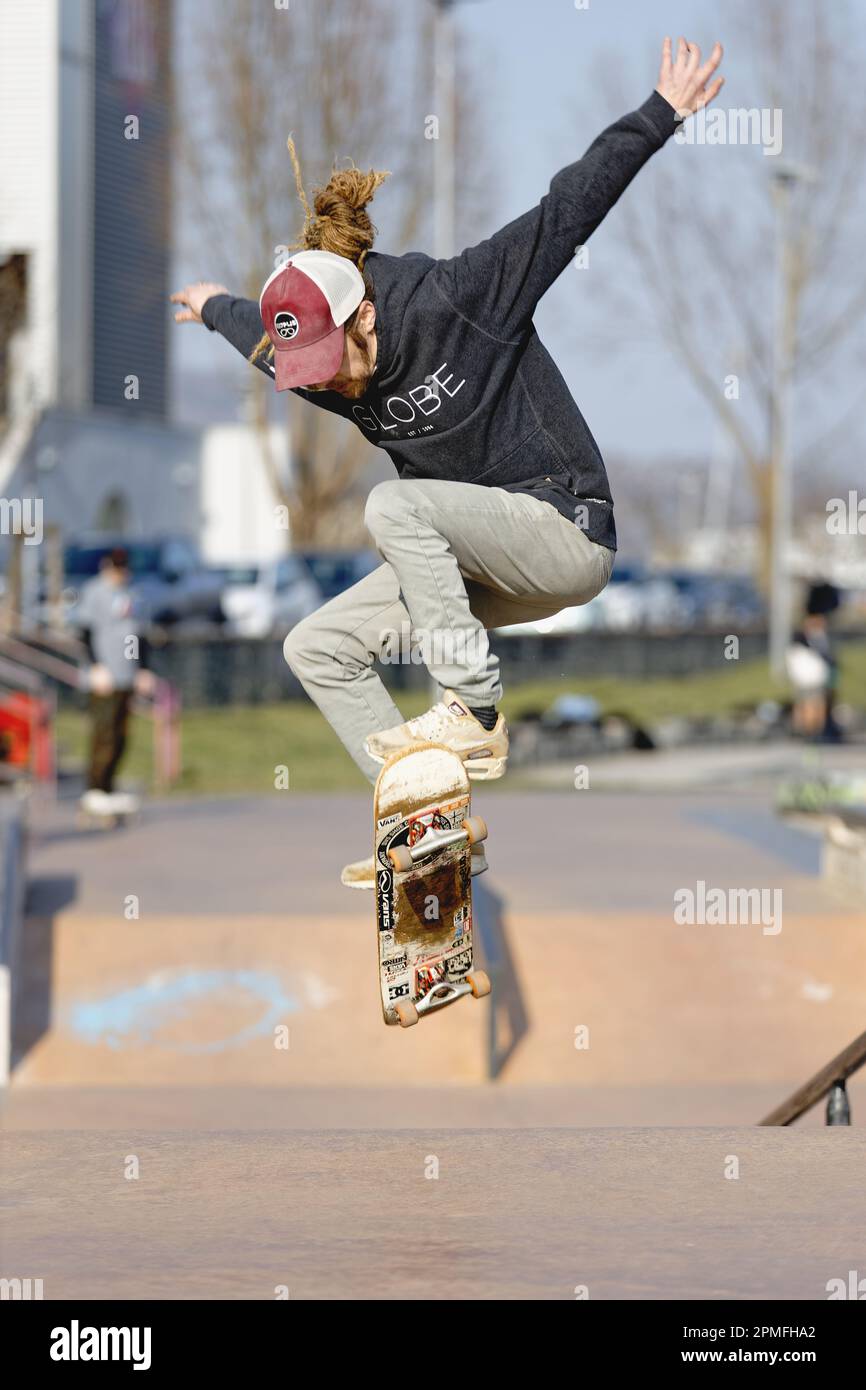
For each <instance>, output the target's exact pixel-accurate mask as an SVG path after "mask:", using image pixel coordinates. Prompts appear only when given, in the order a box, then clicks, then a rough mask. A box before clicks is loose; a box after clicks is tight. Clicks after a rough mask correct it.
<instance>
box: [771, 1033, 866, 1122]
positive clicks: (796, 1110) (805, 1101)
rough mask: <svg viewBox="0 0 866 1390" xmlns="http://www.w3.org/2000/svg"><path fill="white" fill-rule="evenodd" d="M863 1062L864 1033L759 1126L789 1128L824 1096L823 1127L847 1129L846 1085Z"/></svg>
mask: <svg viewBox="0 0 866 1390" xmlns="http://www.w3.org/2000/svg"><path fill="white" fill-rule="evenodd" d="M864 1062H866V1033H861V1034H860V1036H859V1038H855V1039H854V1041H853V1042H852V1043H849V1044H848V1046H847V1047H846V1048H844V1049H843V1051H842V1052H840V1053H839V1055H838V1056H837V1057H834V1058H833V1060H832V1062H828V1063H827V1065H826V1067H822V1068H821V1070H820V1071H818V1072H816V1073H815V1075H814V1076H813V1077H811V1078H810V1079H809V1080H808V1081H807V1082H806V1083H805V1085H803V1086H801V1087H800V1088H799V1090H797V1091H794V1093H793V1095H790V1096H788V1099H787V1100H785V1101H783V1102H782V1104H781V1105H777V1106H776V1109H775V1110H771V1111H770V1114H769V1115H767V1116H766V1118H765V1119H763V1120H761V1121H760V1123H761V1125H792V1124H793V1123H794V1121H795V1120H799V1118H800V1116H801V1115H805V1113H806V1111H807V1110H811V1109H812V1106H813V1105H817V1104H818V1101H819V1100H823V1098H824V1096H827V1097H828V1100H827V1124H828V1125H850V1123H851V1105H850V1102H849V1100H848V1091H847V1089H846V1082H847V1080H848V1077H849V1076H852V1075H853V1074H854V1072H855V1071H858V1070H859V1068H860V1067H862V1066H863V1063H864Z"/></svg>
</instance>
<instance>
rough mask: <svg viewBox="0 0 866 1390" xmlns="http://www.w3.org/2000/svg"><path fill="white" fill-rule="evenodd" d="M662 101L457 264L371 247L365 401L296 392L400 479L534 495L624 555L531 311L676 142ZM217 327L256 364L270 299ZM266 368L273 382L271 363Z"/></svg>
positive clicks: (212, 307) (588, 449)
mask: <svg viewBox="0 0 866 1390" xmlns="http://www.w3.org/2000/svg"><path fill="white" fill-rule="evenodd" d="M676 125H677V118H676V113H675V112H674V109H673V107H672V106H671V105H670V104H669V103H668V102H667V101H665V99H664V97H662V96H660V95H659V94H658V93H657V92H653V94H652V96H651V97H650V98H649V100H648V101H645V102H644V104H643V106H641V107H640V109H639V110H638V111H633V112H631V113H630V114H629V115H627V116H623V117H622V119H621V120H618V121H616V122H615V123H614V124H613V125H611V126H608V128H607V130H605V131H603V132H602V134H601V135H599V136H598V138H597V139H596V140H594V141H593V143H592V144H591V145H590V147H589V149H588V150H587V152H586V154H585V155H584V156H583V158H582V159H579V160H578V161H577V162H576V163H575V164H569V165H568V166H567V167H566V168H565V169H563V170H561V172H560V173H558V174H557V175H556V176H555V178H554V179H553V181H552V182H551V185H550V191H549V192H548V193H547V194H546V195H545V196H544V197H543V198H542V199H541V202H540V203H539V205H538V207H536V208H533V209H532V210H531V211H530V212H527V213H524V215H523V216H522V217H518V218H516V220H515V221H514V222H509V224H508V226H507V227H503V228H502V230H501V231H500V232H496V233H495V235H494V236H492V237H490V238H489V239H488V240H487V241H482V242H481V243H480V244H479V245H478V246H472V247H470V248H469V249H468V250H466V251H463V252H462V254H461V255H459V256H455V257H453V259H451V260H443V261H436V260H433V259H432V258H431V257H430V256H426V255H424V254H422V253H420V252H411V253H409V254H408V255H405V256H386V255H381V254H379V253H378V252H371V253H370V254H369V255H368V257H367V260H366V263H365V267H364V270H365V273H366V275H367V276H368V278H369V280H370V281H371V282H372V285H373V291H374V295H373V297H374V301H375V305H376V336H377V349H378V351H377V361H376V371H375V374H374V376H373V378H372V380H371V382H370V385H369V386H368V388H367V390H366V392H365V393H364V395H363V396H362V397H361V398H360V400H356V401H351V400H346V399H345V398H344V397H343V396H340V395H338V394H337V393H336V392H334V391H322V392H309V391H306V390H303V389H300V388H299V389H298V391H297V394H298V395H300V396H303V397H304V398H305V399H306V400H309V401H311V402H312V403H313V404H314V405H317V406H319V407H321V408H322V409H324V410H330V411H333V412H334V413H335V414H337V415H344V416H345V417H346V418H347V419H349V420H351V421H352V422H353V423H354V424H355V425H356V426H357V427H358V429H360V430H361V432H362V434H364V435H365V436H366V437H367V438H368V439H369V440H370V441H371V442H372V443H374V444H378V445H379V446H380V447H381V448H383V449H385V450H386V452H387V453H388V454H389V455H390V457H391V459H392V460H393V462H394V465H395V467H396V469H397V472H398V474H399V475H400V477H401V478H445V479H451V480H454V481H458V482H466V483H480V484H481V485H482V486H484V487H502V488H506V489H507V490H508V491H510V492H531V493H533V494H534V495H535V496H537V497H540V498H542V499H543V500H545V501H547V502H551V503H552V504H553V506H554V507H556V509H557V511H559V512H561V513H562V515H563V516H567V517H568V518H569V519H570V520H572V521H575V522H576V524H578V525H580V526H582V527H583V528H584V530H585V531H586V533H587V535H588V536H589V537H590V539H591V540H594V541H598V542H600V544H602V545H604V546H607V547H609V548H610V549H612V550H613V549H616V529H615V527H614V521H613V502H612V499H611V495H610V488H609V486H608V481H607V473H606V472H605V467H604V463H603V461H602V457H601V454H600V452H599V449H598V445H597V444H596V442H595V440H594V439H593V437H592V435H591V433H590V431H589V428H588V426H587V424H586V421H585V420H584V418H583V416H582V415H581V413H580V411H579V410H578V408H577V405H576V404H575V402H574V399H573V398H572V396H571V393H570V392H569V390H568V387H567V386H566V384H565V381H564V380H563V377H562V375H561V373H560V371H559V369H558V368H557V366H556V365H555V363H554V361H553V359H552V358H551V356H550V354H549V353H548V351H547V349H546V348H545V347H544V345H543V344H542V342H541V339H540V338H539V336H538V334H537V332H536V330H535V326H534V324H533V322H532V316H533V314H534V312H535V306H536V304H537V303H538V301H539V300H540V298H541V296H542V295H543V294H544V292H545V290H547V289H549V287H550V286H551V285H552V284H553V282H554V280H555V279H556V278H557V277H558V276H559V275H561V273H562V271H563V270H564V269H565V268H566V266H568V265H569V263H570V262H571V260H572V258H573V257H574V254H575V252H576V250H577V249H578V248H579V247H580V246H582V245H583V244H584V243H585V242H586V240H587V238H588V237H590V236H591V235H592V233H593V232H594V231H595V229H596V227H597V226H598V225H599V223H600V222H601V221H602V219H603V218H604V217H605V215H606V214H607V213H608V212H609V211H610V209H611V208H612V207H613V205H614V204H615V203H616V201H617V199H618V198H619V197H620V195H621V194H622V193H623V192H624V191H625V189H626V188H627V187H628V185H629V184H630V183H631V181H632V179H633V178H634V176H635V174H636V173H637V172H638V170H639V169H640V168H641V167H642V166H643V165H644V164H645V163H646V161H647V160H648V159H649V157H650V155H651V154H653V153H654V152H655V151H656V150H658V149H660V148H661V146H662V145H663V144H664V143H665V141H666V140H667V139H668V138H669V137H670V136H671V135H672V134H673V133H674V130H675V129H676ZM202 319H203V321H204V322H205V323H206V324H207V326H208V328H210V329H212V330H216V331H217V332H218V333H221V334H222V335H223V336H224V337H225V338H227V339H228V341H229V342H230V343H232V344H234V346H235V347H236V348H238V349H239V351H240V352H242V353H243V354H244V356H245V357H248V356H249V355H250V353H251V352H252V350H253V348H254V347H255V345H256V343H257V342H258V341H259V339H260V338H261V336H262V334H263V332H264V329H263V327H262V320H261V315H260V314H259V307H258V304H256V303H255V301H253V300H249V299H235V298H234V297H233V296H232V295H222V294H221V295H214V296H213V297H212V298H211V299H209V300H208V301H207V302H206V304H205V306H204V308H203V310H202ZM256 365H257V366H258V367H260V369H261V370H262V371H265V372H267V373H268V374H269V375H271V376H272V375H273V368H272V367H271V366H270V365H269V364H268V363H267V362H266V361H264V360H259V361H258V362H257V363H256Z"/></svg>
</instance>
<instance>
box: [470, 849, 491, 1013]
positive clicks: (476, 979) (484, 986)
mask: <svg viewBox="0 0 866 1390" xmlns="http://www.w3.org/2000/svg"><path fill="white" fill-rule="evenodd" d="M482 824H483V822H482ZM466 983H467V985H468V986H469V988H470V989H471V990H472V998H473V999H483V998H484V996H485V994H489V993H490V990H491V988H492V986H491V984H490V976H489V975H488V974H487V973H486V971H484V970H473V971H472V974H471V975H467V976H466Z"/></svg>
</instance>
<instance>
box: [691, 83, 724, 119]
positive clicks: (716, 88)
mask: <svg viewBox="0 0 866 1390" xmlns="http://www.w3.org/2000/svg"><path fill="white" fill-rule="evenodd" d="M724 85H725V79H724V78H723V77H717V78H716V80H715V82H713V83H712V84H711V85H710V86H709V87H708V88H707V90H706V91H705V92H701V93H699V95H698V96H697V97H696V99H695V110H696V111H702V110H703V108H704V107H705V106H709V104H710V102H711V101H715V99H716V97H717V96H718V94H719V92H720V91H721V90H722V88H723V87H724Z"/></svg>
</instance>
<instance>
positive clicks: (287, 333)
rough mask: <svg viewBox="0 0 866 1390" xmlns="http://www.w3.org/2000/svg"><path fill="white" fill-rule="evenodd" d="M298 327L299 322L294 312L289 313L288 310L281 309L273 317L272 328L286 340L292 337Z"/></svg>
mask: <svg viewBox="0 0 866 1390" xmlns="http://www.w3.org/2000/svg"><path fill="white" fill-rule="evenodd" d="M299 327H300V324H299V323H298V320H297V319H296V318H295V316H294V314H290V313H289V312H288V310H285V309H283V310H281V311H280V313H279V314H277V316H276V318H275V319H274V328H275V329H276V331H277V332H278V333H279V335H280V337H281V338H285V339H286V340H288V339H289V338H294V337H295V335H296V334H297V331H298V329H299Z"/></svg>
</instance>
